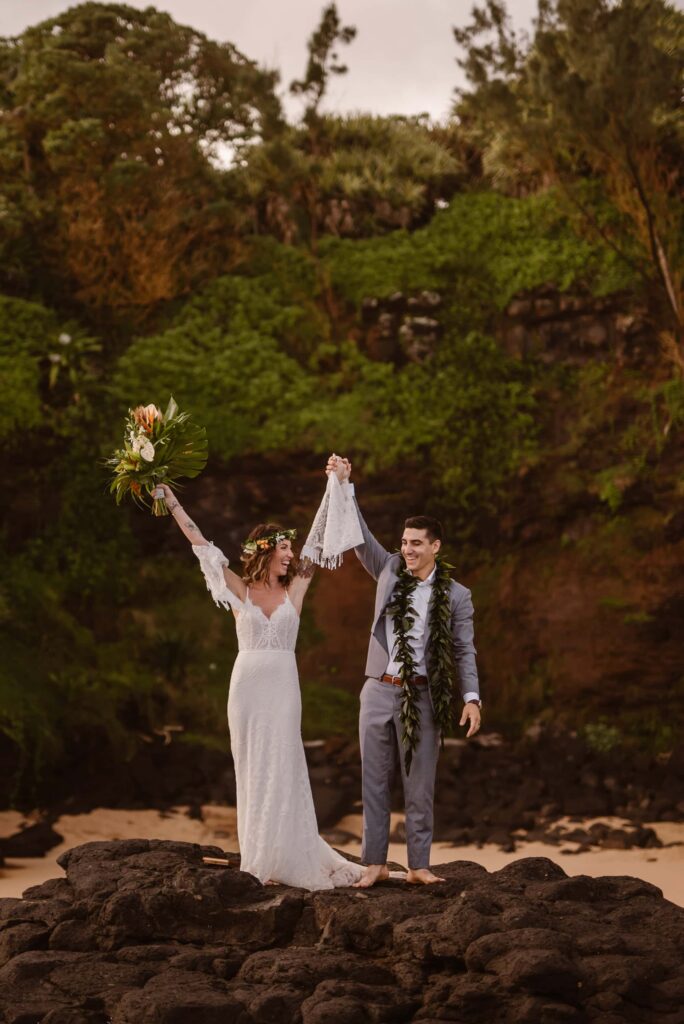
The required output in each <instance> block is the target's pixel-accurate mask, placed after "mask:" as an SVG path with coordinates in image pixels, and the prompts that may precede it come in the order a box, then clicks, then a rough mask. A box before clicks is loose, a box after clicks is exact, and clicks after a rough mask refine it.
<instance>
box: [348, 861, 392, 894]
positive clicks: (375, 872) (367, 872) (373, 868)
mask: <svg viewBox="0 0 684 1024" xmlns="http://www.w3.org/2000/svg"><path fill="white" fill-rule="evenodd" d="M388 878H389V869H388V867H387V865H386V864H368V865H367V866H366V867H365V868H364V869H363V874H362V875H361V878H360V879H359V880H358V882H354V888H355V889H370V887H371V886H372V885H375V883H376V882H386V881H387V879H388Z"/></svg>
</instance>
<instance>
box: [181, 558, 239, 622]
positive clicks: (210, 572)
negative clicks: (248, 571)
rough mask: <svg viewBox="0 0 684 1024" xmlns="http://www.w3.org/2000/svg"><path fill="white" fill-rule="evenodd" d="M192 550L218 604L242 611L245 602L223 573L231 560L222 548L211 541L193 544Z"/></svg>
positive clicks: (209, 589)
mask: <svg viewBox="0 0 684 1024" xmlns="http://www.w3.org/2000/svg"><path fill="white" fill-rule="evenodd" d="M192 550H193V551H194V552H195V554H196V555H197V557H198V558H199V563H200V569H201V570H202V572H203V573H204V579H205V580H206V583H207V590H208V591H209V593H210V594H211V596H212V597H213V599H214V602H215V603H216V605H220V606H222V607H223V608H225V609H226V610H228V609H229V608H232V609H234V610H235V611H241V610H242V608H243V607H244V603H243V602H242V601H241V600H240V598H239V597H237V596H236V595H235V594H234V593H233V591H232V590H231V589H230V587H229V586H228V584H227V583H226V579H225V576H224V575H223V567H224V566H227V565H228V564H229V562H228V559H227V558H226V556H225V555H224V554H223V552H222V551H221V549H220V548H217V547H216V546H215V545H214V544H213V543H212V542H211V541H209V543H208V544H193V545H192Z"/></svg>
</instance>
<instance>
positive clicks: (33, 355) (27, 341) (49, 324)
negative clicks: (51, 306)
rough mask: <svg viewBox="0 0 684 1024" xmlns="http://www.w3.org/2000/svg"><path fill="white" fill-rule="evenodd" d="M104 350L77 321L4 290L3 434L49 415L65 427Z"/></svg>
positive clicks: (0, 305) (0, 350)
mask: <svg viewBox="0 0 684 1024" xmlns="http://www.w3.org/2000/svg"><path fill="white" fill-rule="evenodd" d="M98 350H99V344H98V343H97V342H96V341H95V339H93V338H91V337H90V336H89V335H87V334H85V333H84V332H83V330H82V329H81V328H80V327H79V325H78V324H75V323H73V322H67V323H64V322H60V319H59V318H58V317H57V315H56V314H55V313H54V312H53V311H51V310H48V309H47V308H46V307H45V306H43V305H40V304H39V303H37V302H26V301H24V300H23V299H15V298H9V297H8V296H2V295H0V439H3V438H11V435H13V434H16V435H19V434H21V436H22V437H24V438H25V436H26V432H27V431H29V430H31V429H32V428H36V427H38V426H40V425H41V424H43V423H44V422H45V421H46V420H48V421H50V423H51V425H52V426H53V427H54V428H57V429H62V425H63V424H62V421H63V420H64V419H65V418H67V419H68V418H69V416H70V410H69V409H68V408H65V406H68V405H69V404H73V402H74V400H75V399H76V400H80V399H81V398H82V397H83V395H82V394H80V393H79V392H82V391H83V388H84V386H86V382H87V379H88V377H89V376H90V375H91V371H92V367H91V361H90V357H91V356H92V354H93V353H94V352H96V351H98Z"/></svg>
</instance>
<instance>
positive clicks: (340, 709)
mask: <svg viewBox="0 0 684 1024" xmlns="http://www.w3.org/2000/svg"><path fill="white" fill-rule="evenodd" d="M358 724H359V700H358V697H354V696H352V694H350V693H347V691H346V690H340V689H338V688H337V687H335V686H329V685H328V684H327V683H314V682H305V683H303V684H302V736H303V737H304V739H305V740H320V739H325V738H326V737H328V736H351V735H353V734H354V733H355V732H356V729H357V728H358Z"/></svg>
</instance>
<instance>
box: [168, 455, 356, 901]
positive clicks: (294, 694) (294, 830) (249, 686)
mask: <svg viewBox="0 0 684 1024" xmlns="http://www.w3.org/2000/svg"><path fill="white" fill-rule="evenodd" d="M340 473H341V467H340ZM345 487H346V485H345V484H342V485H341V486H340V485H339V484H338V480H337V477H336V476H334V474H331V476H330V478H329V480H328V489H327V490H326V498H325V499H324V504H323V505H322V506H321V509H320V510H319V513H318V516H317V520H316V522H317V523H319V525H322V528H323V529H322V531H321V530H319V536H322V533H323V532H325V526H326V524H325V520H326V514H327V515H328V517H329V511H330V510H331V509H333V507H334V506H335V504H337V508H338V511H339V509H340V508H342V509H343V513H342V515H343V517H345V516H346V517H347V519H348V518H349V515H350V509H352V508H353V505H352V503H351V501H350V500H349V499H348V498H347V496H346V495H345V494H344V489H345ZM158 491H159V492H161V491H163V496H164V498H165V499H166V502H167V505H168V508H169V511H170V513H171V514H172V516H173V518H174V519H175V520H176V523H177V524H178V526H179V527H180V529H181V530H182V531H183V533H184V534H185V536H186V537H187V538H188V540H189V541H190V542H191V544H192V550H193V551H194V553H195V554H196V555H197V557H198V558H199V562H200V567H201V569H202V572H203V573H204V577H205V579H206V583H207V588H208V590H209V592H210V593H211V595H212V597H213V598H214V600H215V602H216V603H217V604H218V605H222V606H223V607H224V608H226V609H230V610H231V611H232V612H233V615H234V616H235V625H236V630H237V636H238V647H239V652H238V655H237V658H236V659H235V665H234V667H233V673H232V675H231V679H230V690H229V695H228V726H229V729H230V738H231V750H232V754H233V759H234V762H235V776H236V781H237V826H238V841H239V844H240V855H241V865H240V866H241V870H242V871H248V872H249V873H250V874H251V875H255V876H256V877H257V878H258V879H259V880H260V881H261V882H263V883H265V882H280V883H283V884H285V885H292V886H297V887H299V888H303V889H332V888H334V887H336V886H344V885H353V884H354V883H355V882H357V881H358V880H359V878H360V877H361V873H362V868H361V867H360V866H359V865H357V864H353V863H351V862H350V861H347V860H345V858H344V857H342V856H341V855H340V854H339V853H336V852H335V851H334V850H333V849H332V848H331V847H330V846H328V844H327V843H326V842H325V841H324V840H323V839H321V837H320V836H319V834H318V825H317V822H316V813H315V810H314V804H313V798H312V795H311V786H310V783H309V776H308V772H307V767H306V758H305V755H304V746H303V743H302V737H301V713H302V704H301V694H300V690H299V676H298V673H297V662H296V660H295V653H294V651H295V643H296V640H297V633H298V630H299V617H300V614H301V610H302V602H303V601H304V597H305V595H306V592H307V590H308V588H309V584H310V583H311V578H312V576H313V571H314V562H313V561H312V560H311V558H308V557H307V558H304V559H302V560H301V561H299V560H297V559H296V558H295V555H294V552H293V550H292V540H293V539H294V537H295V534H296V531H295V530H283V529H281V528H280V527H279V526H276V525H275V524H273V523H265V524H263V523H262V524H260V525H259V526H256V527H255V528H254V529H253V530H252V532H251V533H250V535H249V537H248V538H247V540H246V541H245V543H244V545H243V549H242V557H241V561H242V563H243V575H242V576H238V575H237V573H235V572H233V571H232V569H230V568H229V567H228V559H227V558H226V556H225V555H224V554H223V552H222V551H220V549H219V548H217V547H215V546H214V544H213V543H212V542H211V541H207V540H206V539H205V538H204V537H203V536H202V533H201V531H200V530H199V528H198V527H197V526H196V525H195V523H194V522H193V521H192V519H191V518H190V517H189V516H188V514H187V513H186V512H185V511H184V510H183V508H182V506H181V504H180V502H179V501H178V498H177V497H176V495H175V494H174V493H173V491H172V490H171V488H170V487H168V486H167V485H162V486H161V487H160V488H159V489H158ZM155 496H157V492H155ZM159 496H161V494H159ZM315 526H316V523H315V524H314V527H315ZM312 535H313V530H312V534H310V535H309V538H308V541H307V545H306V546H305V549H304V551H305V553H307V554H311V555H313V557H314V558H316V560H317V561H321V562H322V564H328V565H335V564H337V563H338V561H339V558H340V555H341V550H339V545H338V550H337V551H333V552H332V554H331V553H330V552H329V551H328V552H327V554H326V553H324V552H323V548H324V544H323V542H322V541H321V540H319V542H318V547H317V548H316V542H315V541H314V545H313V546H312ZM346 549H347V544H344V546H343V547H342V550H346ZM322 553H323V554H324V557H322V558H321V557H317V556H320V555H321V554H322Z"/></svg>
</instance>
